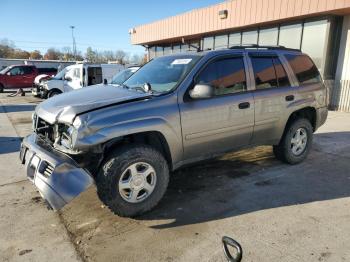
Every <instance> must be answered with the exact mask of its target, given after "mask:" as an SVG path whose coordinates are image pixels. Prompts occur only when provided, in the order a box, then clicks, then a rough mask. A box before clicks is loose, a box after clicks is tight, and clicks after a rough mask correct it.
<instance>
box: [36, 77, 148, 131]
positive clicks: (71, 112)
mask: <svg viewBox="0 0 350 262" xmlns="http://www.w3.org/2000/svg"><path fill="white" fill-rule="evenodd" d="M148 97H150V94H147V93H140V92H138V91H135V90H129V89H126V88H123V87H121V86H114V85H101V84H100V85H94V86H89V87H84V88H82V89H79V90H75V91H72V92H67V93H63V94H60V95H56V96H54V97H52V98H50V99H48V100H46V101H44V102H42V103H40V104H39V105H38V106H37V107H36V109H35V113H36V114H37V115H38V116H39V117H40V118H42V119H44V120H45V121H47V122H49V123H50V124H53V123H55V122H60V123H66V124H72V123H73V120H74V118H75V116H76V115H77V114H81V113H84V112H86V111H91V110H95V109H98V108H101V107H105V106H109V105H115V104H118V103H122V102H127V101H134V100H135V99H136V100H138V99H146V98H148Z"/></svg>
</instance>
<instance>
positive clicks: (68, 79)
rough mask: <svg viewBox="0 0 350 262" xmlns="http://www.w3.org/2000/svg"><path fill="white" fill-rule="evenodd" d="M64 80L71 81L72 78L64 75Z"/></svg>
mask: <svg viewBox="0 0 350 262" xmlns="http://www.w3.org/2000/svg"><path fill="white" fill-rule="evenodd" d="M64 80H67V81H68V82H71V81H72V78H71V77H70V76H65V77H64Z"/></svg>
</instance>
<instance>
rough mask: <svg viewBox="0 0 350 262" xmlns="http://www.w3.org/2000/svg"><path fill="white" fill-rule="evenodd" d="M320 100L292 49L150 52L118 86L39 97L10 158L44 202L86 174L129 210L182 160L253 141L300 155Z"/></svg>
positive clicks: (305, 61) (320, 89) (83, 184)
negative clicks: (15, 157) (29, 130)
mask: <svg viewBox="0 0 350 262" xmlns="http://www.w3.org/2000/svg"><path fill="white" fill-rule="evenodd" d="M326 101H327V91H326V87H325V86H324V84H323V82H322V79H321V77H320V74H319V72H318V70H317V68H316V66H315V64H314V63H313V62H312V60H311V59H310V58H309V56H307V55H305V54H303V53H301V52H300V51H297V50H293V49H286V48H282V47H278V48H277V47H275V48H273V47H258V48H255V47H254V48H250V49H249V48H243V47H240V48H237V47H235V48H232V49H227V50H216V51H208V52H199V53H191V54H174V55H169V56H164V57H159V58H156V59H153V60H152V61H150V62H149V63H147V64H146V65H144V66H143V67H142V68H140V69H139V70H138V71H137V72H136V73H135V74H133V75H132V76H131V77H130V78H129V79H128V80H127V81H125V82H124V83H123V85H122V86H119V87H118V86H115V85H108V86H106V87H104V88H103V92H102V91H101V88H100V87H97V86H93V87H89V88H84V89H81V90H78V91H74V92H71V93H70V94H63V95H60V96H57V97H55V98H53V99H49V100H47V101H45V102H43V103H41V104H39V105H38V106H37V107H36V110H35V114H34V118H33V126H34V133H33V134H31V135H29V136H28V137H26V138H25V139H24V140H23V143H22V147H21V154H20V159H21V161H22V163H25V164H26V166H27V176H28V178H29V179H30V180H32V181H33V182H34V184H35V186H36V187H37V188H38V190H39V191H40V193H41V195H42V196H43V197H44V198H45V199H46V200H47V202H48V203H49V205H50V206H51V207H52V208H53V209H60V208H62V207H63V206H64V205H65V204H66V203H68V202H69V201H71V200H72V199H73V198H74V197H75V196H77V195H78V194H80V192H82V191H84V190H86V189H87V187H89V186H90V185H91V184H93V182H94V181H95V183H96V186H97V193H98V196H99V197H100V199H101V201H102V202H103V203H104V204H105V205H106V206H108V207H109V208H110V209H111V210H112V211H113V212H114V213H115V214H118V215H120V216H135V215H138V214H142V213H144V212H146V211H149V210H151V209H152V208H153V207H155V206H156V205H157V203H158V202H159V201H160V199H161V198H162V197H163V195H164V193H165V191H166V188H167V185H168V181H169V172H170V171H174V170H176V169H179V168H181V167H182V166H184V165H187V164H189V163H194V162H197V161H200V160H204V159H208V158H212V157H215V156H219V155H221V154H224V153H225V152H228V151H232V150H238V149H240V148H243V147H252V146H259V145H271V146H273V152H274V154H275V156H276V157H277V158H278V159H280V160H282V161H284V162H286V163H289V164H298V163H300V162H301V161H303V160H304V159H305V158H306V157H307V155H308V154H309V152H310V148H311V145H312V138H313V133H314V132H315V131H316V130H317V129H318V128H319V127H320V126H321V125H323V124H324V122H325V121H326V118H327V114H328V111H327V102H326ZM188 179H191V178H190V177H189V178H188ZM203 201H205V199H204V200H203Z"/></svg>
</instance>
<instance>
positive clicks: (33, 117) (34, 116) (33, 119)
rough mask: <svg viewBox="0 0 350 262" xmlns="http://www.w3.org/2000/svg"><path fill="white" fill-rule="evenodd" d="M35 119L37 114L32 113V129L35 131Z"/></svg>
mask: <svg viewBox="0 0 350 262" xmlns="http://www.w3.org/2000/svg"><path fill="white" fill-rule="evenodd" d="M36 119H37V115H36V114H35V113H33V114H32V128H33V131H35V128H36Z"/></svg>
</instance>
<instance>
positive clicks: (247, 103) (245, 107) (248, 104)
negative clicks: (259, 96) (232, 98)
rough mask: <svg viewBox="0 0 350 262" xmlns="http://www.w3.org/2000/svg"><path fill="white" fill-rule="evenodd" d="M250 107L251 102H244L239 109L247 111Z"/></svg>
mask: <svg viewBox="0 0 350 262" xmlns="http://www.w3.org/2000/svg"><path fill="white" fill-rule="evenodd" d="M249 107H250V103H249V102H242V103H240V104H239V105H238V108H239V109H247V108H249Z"/></svg>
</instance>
